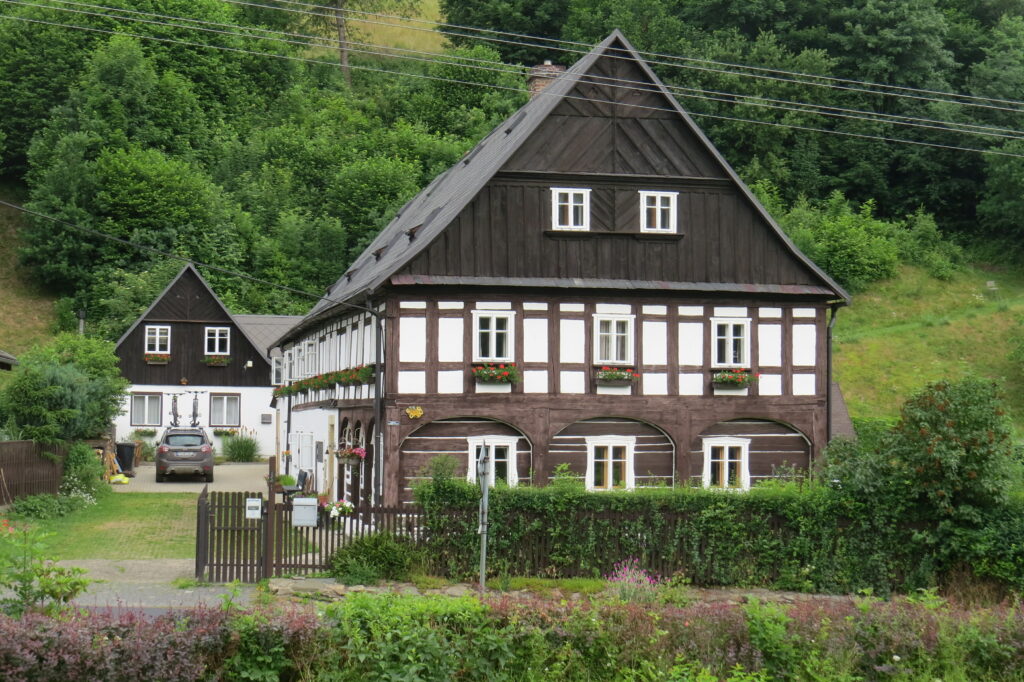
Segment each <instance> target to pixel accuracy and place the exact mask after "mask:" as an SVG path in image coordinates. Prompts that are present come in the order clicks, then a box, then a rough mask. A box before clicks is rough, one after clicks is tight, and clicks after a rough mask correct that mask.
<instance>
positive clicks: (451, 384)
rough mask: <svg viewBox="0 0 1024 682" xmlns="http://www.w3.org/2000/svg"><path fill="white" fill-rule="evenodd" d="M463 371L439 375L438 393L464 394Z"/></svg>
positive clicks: (440, 373)
mask: <svg viewBox="0 0 1024 682" xmlns="http://www.w3.org/2000/svg"><path fill="white" fill-rule="evenodd" d="M462 384H463V381H462V370H461V369H456V370H451V371H448V370H446V371H443V372H438V373H437V392H438V393H462Z"/></svg>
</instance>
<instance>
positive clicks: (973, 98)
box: [224, 0, 1024, 113]
mask: <svg viewBox="0 0 1024 682" xmlns="http://www.w3.org/2000/svg"><path fill="white" fill-rule="evenodd" d="M224 1H225V2H227V3H230V4H236V5H248V6H253V7H262V8H264V9H271V10H277V11H282V12H294V13H298V14H305V15H310V16H320V17H327V18H334V17H333V15H331V14H324V13H321V12H310V11H308V10H297V9H291V8H290V7H275V6H273V5H264V4H260V3H254V2H245V1H244V0H224ZM275 1H276V2H278V3H280V4H283V5H294V6H298V7H316V8H322V5H316V4H312V3H307V2H294V1H292V0H275ZM338 11H340V12H343V13H346V14H352V15H361V16H371V17H377V18H381V19H397V20H399V21H405V22H411V23H422V24H427V25H430V26H433V27H438V26H442V27H447V28H455V29H459V30H465V31H475V32H480V33H489V34H494V35H499V36H502V35H505V36H512V37H516V38H526V39H528V40H542V41H546V42H549V43H555V45H538V44H536V43H526V42H522V41H514V40H506V39H501V38H488V37H485V36H480V35H466V34H461V33H451V32H449V31H445V30H441V29H437V31H438V32H439V33H441V34H443V35H449V36H457V37H463V38H472V39H474V40H486V41H490V42H497V43H504V44H510V45H516V46H521V47H531V48H543V49H550V50H554V51H558V52H566V53H571V54H580V55H583V54H586V53H587V52H589V50H590V49H591V48H592V46H591V45H588V44H587V43H581V42H577V41H572V40H562V39H555V38H545V37H543V36H533V35H529V34H524V33H512V32H509V31H497V30H493V29H484V28H476V27H472V26H462V25H458V24H447V23H444V22H433V21H429V20H425V19H415V18H411V17H402V16H398V15H391V14H382V13H377V12H366V11H361V10H354V9H345V8H341V9H339V10H338ZM357 20H358V21H362V22H364V23H370V24H374V23H382V22H376V21H372V20H369V19H357ZM384 25H387V26H395V24H393V23H386V24H384ZM404 28H407V29H409V30H416V31H433V30H435V29H422V28H416V27H412V26H409V27H404ZM558 45H576V46H579V47H581V48H582V49H579V50H574V49H570V48H563V47H558ZM612 50H614V51H617V52H622V54H623V55H624V57H623V58H631V55H630V54H629V53H628V52H625V51H623V50H618V49H617V48H612ZM638 54H640V55H641V56H644V57H654V58H657V59H647V60H646V61H647V62H648V63H649V64H658V65H662V66H671V67H674V68H687V69H695V70H703V71H710V72H713V73H720V74H726V75H733V76H744V77H750V78H764V79H768V80H776V81H783V82H788V83H797V84H802V85H810V86H815V87H828V88H835V89H840V90H850V91H854V92H864V93H868V94H874V95H884V96H889V97H906V98H910V99H918V100H924V101H930V102H944V103H948V104H958V105H962V106H975V107H982V108H990V109H1000V110H1004V111H1014V112H1018V113H1022V112H1024V109H1018V108H1008V107H998V106H989V105H984V104H980V102H998V103H1002V104H1014V105H1018V106H1019V107H1024V101H1019V100H1011V99H1001V98H997V97H982V96H978V95H968V94H965V93H957V92H948V91H943V90H929V89H924V88H913V87H909V86H903V85H890V84H886V83H874V82H871V81H864V80H856V79H851V78H840V77H837V76H826V75H822V74H813V73H805V72H800V71H787V70H785V69H772V68H768V67H762V66H752V65H748V64H735V63H732V62H723V61H716V60H713V59H702V58H697V57H684V56H680V55H671V54H664V53H659V52H646V51H642V50H641V51H638ZM661 59H673V60H677V61H681V62H693V63H698V64H713V65H715V66H719V67H728V68H734V69H747V70H749V71H755V72H762V73H769V74H772V73H775V74H783V75H785V76H790V78H778V77H772V76H761V75H758V74H757V73H743V72H737V71H728V70H721V69H711V68H703V67H696V66H692V65H690V64H678V63H671V62H664V61H659V60H661ZM797 78H817V79H820V80H825V81H830V82H829V83H815V82H813V81H800V80H796V79H797ZM832 83H850V84H852V85H856V86H868V87H869V88H888V89H891V90H895V91H897V92H880V91H878V90H871V89H864V88H861V87H844V86H839V85H833V84H832ZM903 92H907V93H920V94H922V95H940V96H943V97H956V98H959V99H964V100H969V101H966V102H959V101H956V100H948V99H935V98H932V97H918V96H913V95H909V94H901V93H903ZM976 102H977V103H976Z"/></svg>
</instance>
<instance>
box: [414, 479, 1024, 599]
mask: <svg viewBox="0 0 1024 682" xmlns="http://www.w3.org/2000/svg"><path fill="white" fill-rule="evenodd" d="M417 495H418V499H419V501H420V503H421V504H422V505H423V506H424V509H425V511H426V514H427V524H428V527H429V530H430V532H429V537H430V546H429V548H428V555H429V556H430V557H431V558H432V561H433V564H434V565H433V568H434V570H436V571H438V572H440V573H443V574H446V575H449V576H452V577H459V578H465V577H468V576H471V575H473V573H474V572H475V571H476V570H477V567H478V562H479V535H478V534H477V514H476V511H477V505H478V497H479V495H478V493H477V490H476V488H475V487H474V486H471V485H469V484H466V483H463V482H460V481H454V480H441V481H440V482H439V483H438V484H436V485H431V484H426V485H424V486H421V487H420V489H419V490H418V491H417ZM986 518H987V519H988V520H987V521H986V523H983V524H980V525H979V526H978V527H977V528H975V529H963V528H961V529H960V530H958V531H957V533H958V535H959V537H958V539H957V546H959V547H963V548H964V549H963V551H962V552H961V555H960V556H954V557H950V556H949V552H948V551H946V549H948V547H946V548H945V549H944V550H943V551H941V552H940V551H938V549H937V548H936V547H935V542H934V539H935V538H936V537H937V536H936V534H935V532H934V529H930V528H929V529H926V528H922V527H920V526H919V525H914V524H907V523H905V522H904V521H903V520H902V519H900V518H896V517H894V516H893V515H892V514H890V513H888V512H887V510H886V509H885V508H884V507H880V506H878V505H873V504H871V503H870V501H858V499H857V498H855V497H854V496H851V495H847V494H845V493H844V491H842V490H837V489H835V488H832V487H829V486H825V485H810V484H803V485H801V484H798V483H781V482H772V483H770V484H768V485H762V486H758V487H755V488H754V489H753V490H751V491H749V492H746V493H742V494H736V493H732V492H727V491H709V490H702V489H695V488H684V489H651V490H637V491H630V492H610V493H599V494H598V493H588V492H586V491H584V490H582V489H581V488H579V487H578V486H570V485H554V486H549V487H546V488H525V487H520V488H496V489H495V490H494V491H493V492H492V494H491V496H490V536H489V542H488V548H489V553H488V554H489V565H490V568H491V570H492V571H493V572H495V573H510V574H513V575H544V576H561V577H567V576H581V575H582V576H594V577H597V576H602V575H606V574H608V573H610V572H611V570H612V567H613V565H614V564H615V563H616V562H618V561H620V560H622V559H625V558H629V557H636V558H638V559H639V560H640V563H641V565H642V566H644V567H645V568H647V569H649V570H653V571H655V572H658V573H660V574H662V575H669V574H677V575H680V576H681V577H685V578H688V579H689V580H690V581H692V583H693V584H695V585H702V586H703V585H738V586H744V587H771V588H776V589H787V590H801V591H817V592H833V593H854V592H857V591H859V590H864V589H871V590H873V591H875V592H876V593H881V594H885V593H889V592H892V591H894V590H896V591H909V590H913V589H916V588H919V587H927V586H931V585H934V584H936V583H937V582H938V581H939V580H940V578H941V577H942V575H941V574H942V572H943V571H944V570H945V569H946V568H948V567H949V566H950V560H951V559H952V560H953V562H954V563H960V564H967V565H970V566H972V567H975V569H976V572H977V573H978V574H979V575H985V576H987V577H992V578H996V579H998V580H1000V581H1002V582H1005V583H1009V584H1010V585H1011V586H1015V587H1017V586H1021V585H1022V582H1024V581H1022V579H1021V570H1020V569H1021V568H1024V503H1020V502H1011V503H1009V504H1008V505H1006V506H1002V507H998V508H996V509H995V510H993V511H992V512H990V513H989V515H988V516H987V517H986ZM1001 537H1003V538H1006V537H1009V538H1019V539H1020V542H1019V543H1016V544H1014V543H1002V544H1000V540H999V539H1000V538H1001Z"/></svg>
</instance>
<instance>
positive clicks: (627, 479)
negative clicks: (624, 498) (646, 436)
mask: <svg viewBox="0 0 1024 682" xmlns="http://www.w3.org/2000/svg"><path fill="white" fill-rule="evenodd" d="M635 446H636V437H635V436H595V437H591V438H587V477H586V484H587V490H632V489H633V487H634V485H635V481H634V475H633V449H634V447H635Z"/></svg>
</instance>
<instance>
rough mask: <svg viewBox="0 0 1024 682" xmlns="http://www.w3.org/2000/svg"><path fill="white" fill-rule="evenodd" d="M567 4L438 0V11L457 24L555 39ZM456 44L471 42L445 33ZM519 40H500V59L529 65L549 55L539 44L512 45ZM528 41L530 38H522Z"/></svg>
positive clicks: (552, 0)
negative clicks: (505, 42) (439, 8)
mask: <svg viewBox="0 0 1024 682" xmlns="http://www.w3.org/2000/svg"><path fill="white" fill-rule="evenodd" d="M570 5H571V3H567V2H560V1H559V0H541V1H539V2H514V3H511V2H504V1H502V0H475V1H470V0H440V7H441V14H442V15H443V16H444V18H445V21H447V22H448V23H450V24H455V25H458V26H474V27H477V28H489V29H492V30H496V31H509V32H513V33H522V34H526V35H531V36H539V37H544V38H558V37H559V29H560V28H561V27H562V26H563V25H564V24H565V21H566V18H567V16H568V14H569V7H570ZM449 40H451V41H452V43H454V44H456V45H472V44H474V41H473V39H472V38H471V37H468V36H466V35H465V34H463V35H459V32H455V35H451V36H449ZM516 42H523V41H509V44H504V43H501V44H499V45H498V47H497V49H498V51H499V52H500V54H501V59H502V60H503V61H506V62H518V63H521V64H526V65H528V66H532V65H534V64H539V63H540V61H541V60H543V59H550V57H551V55H550V54H549V52H548V50H547V49H545V48H543V47H532V46H530V45H519V44H513V43H516ZM526 42H532V41H526Z"/></svg>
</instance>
